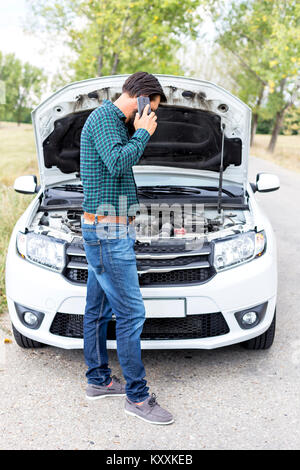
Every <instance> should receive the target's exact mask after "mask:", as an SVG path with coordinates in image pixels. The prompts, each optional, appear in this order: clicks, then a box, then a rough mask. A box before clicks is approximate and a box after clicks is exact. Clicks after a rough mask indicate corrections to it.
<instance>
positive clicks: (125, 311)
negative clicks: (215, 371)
mask: <svg viewBox="0 0 300 470" xmlns="http://www.w3.org/2000/svg"><path fill="white" fill-rule="evenodd" d="M140 95H143V96H148V97H149V98H150V104H151V113H150V114H149V115H148V114H147V110H148V105H147V107H146V108H145V109H144V112H143V114H142V116H139V115H138V113H137V96H140ZM166 101H167V100H166V96H165V94H164V92H163V90H162V87H161V85H160V83H159V82H158V80H157V79H156V77H154V76H153V75H152V74H148V73H146V72H136V73H134V74H132V75H130V76H129V77H128V78H127V80H126V81H125V83H124V84H123V87H122V94H121V95H120V96H119V98H118V99H117V100H116V101H114V102H113V103H112V102H111V101H109V100H103V102H102V105H101V106H99V107H98V108H97V109H95V110H94V111H93V112H92V113H91V114H90V115H89V117H88V119H87V120H86V122H85V124H84V126H83V129H82V133H81V142H80V175H81V180H82V185H83V193H84V201H83V205H82V207H83V210H84V214H83V217H82V236H83V241H84V248H85V252H86V257H87V262H88V282H87V296H86V307H85V314H84V356H85V361H86V364H87V366H88V371H87V373H86V377H87V381H88V386H87V391H86V394H87V398H89V399H98V398H102V397H105V396H126V398H125V412H126V413H128V414H131V415H134V416H137V417H139V418H141V419H143V420H145V421H148V422H150V423H152V424H170V423H172V422H173V421H174V420H173V417H172V415H171V413H169V412H168V411H167V410H164V409H163V408H161V407H160V405H159V404H158V403H157V401H156V395H155V393H152V394H151V396H150V395H149V393H148V390H149V388H148V387H147V385H146V384H147V382H146V380H145V379H144V377H145V375H146V373H145V369H144V365H143V362H142V359H141V346H140V335H141V332H142V329H143V324H144V321H145V308H144V303H143V299H142V295H141V292H140V287H139V280H138V273H137V266H136V258H135V251H134V237H135V232H134V227H133V226H132V220H133V217H132V213H129V212H130V210H129V208H130V207H131V209H132V207H136V208H138V197H137V191H136V185H135V181H134V176H133V171H132V166H133V165H135V164H137V162H138V161H139V159H140V157H141V156H142V154H143V152H144V149H145V147H146V145H147V142H148V141H149V139H150V137H151V135H152V134H153V133H154V132H155V129H156V127H157V122H156V119H157V116H156V114H155V111H156V109H157V107H158V105H159V103H160V102H166ZM130 124H131V125H132V124H133V126H134V128H135V132H134V134H133V135H132V137H131V138H129V132H128V127H127V126H128V125H130ZM113 313H114V314H115V317H116V341H117V353H118V359H119V362H120V365H121V368H122V372H123V375H124V378H125V380H126V386H124V385H123V384H122V383H121V382H120V380H119V379H118V378H117V377H115V376H112V377H111V375H110V374H111V369H110V368H109V366H108V354H107V349H106V338H107V326H108V322H109V321H110V320H111V318H112V314H113Z"/></svg>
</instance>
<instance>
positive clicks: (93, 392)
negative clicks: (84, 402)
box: [86, 375, 126, 400]
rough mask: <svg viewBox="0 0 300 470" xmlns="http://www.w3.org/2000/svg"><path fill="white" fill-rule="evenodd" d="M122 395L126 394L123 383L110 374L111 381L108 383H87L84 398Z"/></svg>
mask: <svg viewBox="0 0 300 470" xmlns="http://www.w3.org/2000/svg"><path fill="white" fill-rule="evenodd" d="M124 395H126V392H125V385H123V384H121V382H120V380H119V379H118V378H117V377H116V376H115V375H113V376H112V379H111V382H110V383H109V384H108V385H94V384H88V386H87V388H86V398H87V399H88V400H98V398H105V397H123V396H124Z"/></svg>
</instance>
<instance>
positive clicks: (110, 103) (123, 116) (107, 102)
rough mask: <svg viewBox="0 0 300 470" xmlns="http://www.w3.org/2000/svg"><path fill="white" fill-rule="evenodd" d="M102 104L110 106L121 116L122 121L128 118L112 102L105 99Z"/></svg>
mask: <svg viewBox="0 0 300 470" xmlns="http://www.w3.org/2000/svg"><path fill="white" fill-rule="evenodd" d="M102 104H104V105H105V106H110V107H111V108H112V109H113V110H114V111H115V113H116V114H117V115H118V116H119V118H120V119H122V120H123V119H124V118H126V115H125V114H124V113H123V111H121V110H120V108H118V106H116V105H115V104H114V103H113V102H112V101H110V100H106V99H104V100H102Z"/></svg>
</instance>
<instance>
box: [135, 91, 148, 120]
mask: <svg viewBox="0 0 300 470" xmlns="http://www.w3.org/2000/svg"><path fill="white" fill-rule="evenodd" d="M148 103H149V109H148V114H150V113H151V105H150V98H149V96H138V97H137V105H138V113H139V116H140V117H141V116H142V114H143V111H144V108H145V106H146V104H148Z"/></svg>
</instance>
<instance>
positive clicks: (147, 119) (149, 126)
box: [133, 104, 157, 135]
mask: <svg viewBox="0 0 300 470" xmlns="http://www.w3.org/2000/svg"><path fill="white" fill-rule="evenodd" d="M149 106H150V105H149V104H146V106H145V108H144V110H143V114H142V116H141V117H140V115H139V113H136V115H135V119H134V122H133V125H134V128H135V130H137V129H140V128H143V129H146V131H148V132H149V134H150V135H152V134H153V133H154V132H155V129H156V127H157V122H156V119H157V116H156V114H155V112H154V111H151V113H150V114H147V111H148V109H149Z"/></svg>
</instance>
